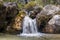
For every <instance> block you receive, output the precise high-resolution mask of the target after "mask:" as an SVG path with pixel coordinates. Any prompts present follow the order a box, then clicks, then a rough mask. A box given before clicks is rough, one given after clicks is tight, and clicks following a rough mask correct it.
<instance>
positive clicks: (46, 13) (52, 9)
mask: <svg viewBox="0 0 60 40" xmlns="http://www.w3.org/2000/svg"><path fill="white" fill-rule="evenodd" d="M59 11H60V9H59V7H56V6H54V5H47V6H45V7H44V8H43V10H42V11H41V12H40V13H39V14H38V15H37V18H36V19H37V25H38V31H39V32H47V31H48V33H54V30H53V29H54V28H53V27H52V25H51V26H50V25H48V22H49V20H50V19H51V18H52V17H53V16H54V15H56V14H60V13H59ZM46 26H47V27H46ZM48 26H49V27H48ZM45 28H46V29H45ZM50 29H51V30H50Z"/></svg>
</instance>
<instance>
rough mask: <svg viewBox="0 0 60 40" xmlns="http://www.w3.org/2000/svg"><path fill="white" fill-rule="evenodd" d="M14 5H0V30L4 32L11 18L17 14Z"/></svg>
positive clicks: (15, 5)
mask: <svg viewBox="0 0 60 40" xmlns="http://www.w3.org/2000/svg"><path fill="white" fill-rule="evenodd" d="M17 8H18V7H17V4H16V3H11V2H8V3H1V4H0V30H1V31H4V30H6V28H7V26H8V25H9V24H10V23H11V21H12V18H14V17H15V16H16V15H17V13H18V10H17Z"/></svg>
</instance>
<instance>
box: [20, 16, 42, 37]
mask: <svg viewBox="0 0 60 40" xmlns="http://www.w3.org/2000/svg"><path fill="white" fill-rule="evenodd" d="M20 36H29V37H32V36H42V33H38V31H37V25H36V19H31V18H30V17H29V16H25V18H24V20H23V32H22V34H20Z"/></svg>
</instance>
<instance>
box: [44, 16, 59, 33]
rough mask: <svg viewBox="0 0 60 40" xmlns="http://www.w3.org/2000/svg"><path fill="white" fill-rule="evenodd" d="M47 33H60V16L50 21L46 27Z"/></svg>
mask: <svg viewBox="0 0 60 40" xmlns="http://www.w3.org/2000/svg"><path fill="white" fill-rule="evenodd" d="M45 32H47V33H60V15H55V16H53V17H52V19H50V20H49V22H48V26H46V27H45Z"/></svg>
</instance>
